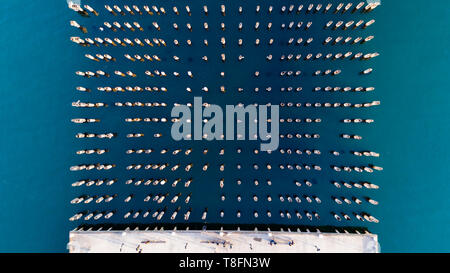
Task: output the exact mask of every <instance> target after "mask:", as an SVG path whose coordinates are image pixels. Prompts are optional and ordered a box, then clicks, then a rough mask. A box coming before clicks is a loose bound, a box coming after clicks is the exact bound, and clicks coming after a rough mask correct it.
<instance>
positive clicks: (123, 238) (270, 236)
mask: <svg viewBox="0 0 450 273" xmlns="http://www.w3.org/2000/svg"><path fill="white" fill-rule="evenodd" d="M67 248H68V249H69V252H71V253H96V252H97V253H98V252H103V253H106V252H108V253H120V252H124V253H348V252H351V253H378V252H380V246H379V243H378V236H377V235H376V234H370V233H365V234H357V233H317V232H286V231H284V232H281V231H274V232H268V231H201V230H195V231H194V230H193V231H190V230H183V231H171V230H167V231H165V230H152V231H72V232H70V241H69V243H68V245H67Z"/></svg>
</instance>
